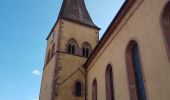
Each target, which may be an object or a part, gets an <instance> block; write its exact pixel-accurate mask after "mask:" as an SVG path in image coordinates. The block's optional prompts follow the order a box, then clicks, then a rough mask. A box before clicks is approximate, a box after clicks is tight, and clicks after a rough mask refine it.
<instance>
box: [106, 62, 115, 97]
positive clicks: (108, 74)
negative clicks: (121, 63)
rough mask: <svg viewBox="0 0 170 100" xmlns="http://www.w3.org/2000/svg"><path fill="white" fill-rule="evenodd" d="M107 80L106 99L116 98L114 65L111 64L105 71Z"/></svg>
mask: <svg viewBox="0 0 170 100" xmlns="http://www.w3.org/2000/svg"><path fill="white" fill-rule="evenodd" d="M105 79H106V80H105V82H106V100H114V87H113V71H112V66H111V65H110V64H109V65H108V66H107V68H106V72H105Z"/></svg>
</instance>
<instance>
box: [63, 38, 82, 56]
mask: <svg viewBox="0 0 170 100" xmlns="http://www.w3.org/2000/svg"><path fill="white" fill-rule="evenodd" d="M69 45H71V48H72V47H73V46H74V50H71V52H68V49H69ZM66 52H67V53H68V54H72V55H78V54H79V46H78V43H77V41H76V40H75V39H74V38H71V39H69V40H68V41H67V43H66Z"/></svg>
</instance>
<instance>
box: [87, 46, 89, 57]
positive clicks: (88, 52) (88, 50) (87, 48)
mask: <svg viewBox="0 0 170 100" xmlns="http://www.w3.org/2000/svg"><path fill="white" fill-rule="evenodd" d="M86 57H89V49H88V48H87V49H86Z"/></svg>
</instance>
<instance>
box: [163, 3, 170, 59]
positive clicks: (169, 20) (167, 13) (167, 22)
mask: <svg viewBox="0 0 170 100" xmlns="http://www.w3.org/2000/svg"><path fill="white" fill-rule="evenodd" d="M162 26H163V31H164V37H165V42H166V47H167V52H168V56H169V60H170V1H169V2H168V3H167V4H166V6H165V8H164V10H163V14H162Z"/></svg>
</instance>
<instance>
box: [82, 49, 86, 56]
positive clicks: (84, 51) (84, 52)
mask: <svg viewBox="0 0 170 100" xmlns="http://www.w3.org/2000/svg"><path fill="white" fill-rule="evenodd" d="M85 55H86V49H85V48H83V51H82V56H85Z"/></svg>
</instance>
